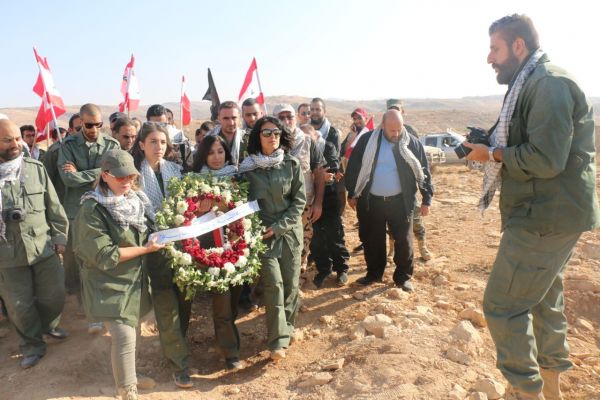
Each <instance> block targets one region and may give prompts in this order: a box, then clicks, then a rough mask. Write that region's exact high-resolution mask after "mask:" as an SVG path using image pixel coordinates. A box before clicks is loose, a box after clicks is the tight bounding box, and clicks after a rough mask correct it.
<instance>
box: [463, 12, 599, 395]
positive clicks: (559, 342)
mask: <svg viewBox="0 0 600 400" xmlns="http://www.w3.org/2000/svg"><path fill="white" fill-rule="evenodd" d="M489 34H490V53H489V55H488V59H487V61H488V63H489V64H492V67H493V68H494V70H495V71H496V75H497V76H496V79H497V81H498V83H500V84H502V85H506V84H507V85H509V86H508V93H507V94H506V96H505V99H504V104H503V106H502V110H501V112H500V116H499V118H498V121H497V123H496V125H495V126H494V127H493V128H492V130H491V135H490V138H489V141H490V144H491V145H490V146H487V145H485V144H481V143H477V144H473V143H468V142H465V146H466V147H467V148H468V149H470V152H469V154H468V155H467V159H468V160H472V161H479V162H484V163H485V166H484V175H485V176H484V185H483V189H484V190H483V196H482V198H481V200H480V204H479V205H480V209H481V210H485V209H486V208H487V207H488V206H489V204H490V203H491V201H492V198H493V196H494V193H495V191H496V189H498V188H500V215H501V218H502V229H503V231H504V234H503V236H502V239H501V241H500V246H499V248H498V254H497V256H496V260H495V262H494V265H493V268H492V272H491V273H490V277H489V280H488V284H487V287H486V289H485V294H484V299H483V309H484V313H485V316H486V319H487V322H488V326H489V329H490V333H491V335H492V338H493V340H494V342H495V344H496V349H497V365H498V368H499V369H500V370H501V372H502V373H503V375H504V376H505V377H506V379H507V380H508V381H509V383H510V384H511V386H512V392H513V395H514V398H517V399H544V398H545V399H562V395H561V393H560V386H559V375H560V373H561V372H563V371H566V370H568V369H569V368H571V367H572V364H571V362H570V361H569V351H568V346H567V340H566V339H567V320H566V318H565V314H564V295H563V283H562V280H563V274H564V270H565V266H566V264H567V263H568V261H569V259H570V257H571V254H572V251H573V248H574V246H575V244H576V243H577V240H578V239H579V237H580V235H581V233H582V232H584V231H588V230H591V229H594V228H596V227H598V226H600V212H599V209H598V199H597V195H596V167H595V149H594V117H593V110H592V106H591V103H590V102H589V100H588V99H587V98H586V96H585V94H584V93H583V92H582V90H581V89H580V87H579V86H578V84H577V83H576V81H575V80H574V79H573V77H572V76H571V75H570V74H568V73H567V72H566V71H564V70H563V69H560V68H558V67H556V66H555V65H553V64H551V63H550V62H549V59H548V56H547V55H546V54H545V53H544V52H543V51H542V50H541V49H540V45H539V39H538V35H537V32H536V30H535V27H534V26H533V23H532V21H531V19H530V18H529V17H527V16H525V15H517V14H514V15H510V16H506V17H504V18H501V19H499V20H498V21H496V22H494V23H493V24H492V25H491V26H490V29H489ZM542 393H543V394H542Z"/></svg>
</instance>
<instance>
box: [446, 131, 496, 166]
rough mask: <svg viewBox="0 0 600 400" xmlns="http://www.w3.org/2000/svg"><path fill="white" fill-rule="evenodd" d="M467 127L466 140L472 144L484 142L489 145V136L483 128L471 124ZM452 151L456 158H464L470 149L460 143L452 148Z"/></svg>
mask: <svg viewBox="0 0 600 400" xmlns="http://www.w3.org/2000/svg"><path fill="white" fill-rule="evenodd" d="M467 129H468V130H469V134H468V135H467V142H469V143H473V144H485V145H486V146H489V145H490V136H489V134H488V132H487V131H486V130H485V129H483V128H477V127H473V126H467ZM454 152H455V153H456V155H457V156H458V158H465V157H466V156H467V155H468V154H469V153H470V152H471V149H470V148H468V147H467V146H465V145H464V144H462V143H461V144H460V145H458V146H456V147H455V148H454Z"/></svg>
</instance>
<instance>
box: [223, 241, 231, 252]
mask: <svg viewBox="0 0 600 400" xmlns="http://www.w3.org/2000/svg"><path fill="white" fill-rule="evenodd" d="M230 249H231V243H229V242H225V243H224V244H223V250H230Z"/></svg>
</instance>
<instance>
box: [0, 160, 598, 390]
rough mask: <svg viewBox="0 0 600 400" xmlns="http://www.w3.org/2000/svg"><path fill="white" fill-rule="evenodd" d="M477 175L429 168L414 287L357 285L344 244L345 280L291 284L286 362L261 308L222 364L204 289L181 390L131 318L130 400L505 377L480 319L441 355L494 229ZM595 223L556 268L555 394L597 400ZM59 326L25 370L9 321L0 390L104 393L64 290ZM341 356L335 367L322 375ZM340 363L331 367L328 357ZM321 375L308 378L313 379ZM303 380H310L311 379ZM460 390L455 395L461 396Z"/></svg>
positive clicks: (97, 341)
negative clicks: (559, 377)
mask: <svg viewBox="0 0 600 400" xmlns="http://www.w3.org/2000/svg"><path fill="white" fill-rule="evenodd" d="M480 179H481V176H480V174H479V173H477V172H470V171H468V170H467V169H466V168H465V167H464V166H443V167H440V168H437V169H436V171H435V173H434V182H435V185H436V188H437V193H436V196H435V201H434V203H433V206H432V210H431V211H432V212H431V215H430V216H428V217H427V218H426V225H427V229H428V239H429V246H430V249H431V250H432V251H433V252H434V253H435V257H434V259H432V260H431V261H429V262H423V261H422V260H417V262H416V266H415V279H414V280H415V291H414V292H413V293H412V294H410V295H405V294H403V292H397V291H395V290H394V289H392V288H393V284H392V281H391V276H390V275H391V272H392V268H390V267H389V266H388V269H387V272H386V280H385V282H384V283H383V284H375V285H373V286H370V287H367V288H362V287H359V286H357V285H356V284H355V283H353V282H354V281H355V280H356V279H357V278H359V277H361V276H362V275H363V274H364V272H365V264H364V259H363V255H362V253H352V257H351V260H350V284H349V285H348V286H345V287H338V286H336V285H335V282H334V280H333V279H331V280H329V281H326V284H325V286H324V288H322V289H320V290H316V289H315V288H314V286H313V284H312V283H311V280H312V276H313V274H314V270H309V271H308V272H307V273H306V278H307V279H306V281H305V282H304V283H303V285H302V297H303V304H304V306H303V308H302V312H301V313H300V314H299V316H298V321H297V327H298V332H299V334H300V336H301V338H300V339H299V340H298V341H297V342H296V343H295V344H294V345H293V346H291V348H290V350H289V351H288V356H287V358H286V359H284V360H282V361H281V362H279V363H278V364H273V363H270V362H269V361H268V352H267V351H266V348H265V336H266V329H265V321H264V311H263V309H260V310H258V311H255V312H253V313H251V314H248V315H245V316H243V317H241V318H240V319H239V320H238V327H239V329H240V332H241V338H242V339H241V340H242V351H241V356H242V359H243V361H244V363H245V365H246V367H245V369H243V370H241V371H238V372H227V371H225V370H224V369H223V367H224V362H223V360H221V359H220V357H219V355H218V352H217V351H216V350H215V347H214V333H213V325H212V320H211V308H210V298H209V297H208V296H206V295H201V296H198V297H197V298H196V301H195V303H194V309H193V317H192V322H191V327H190V331H189V333H188V341H189V344H190V346H191V349H192V361H191V365H192V367H193V368H195V371H194V372H195V375H194V377H193V378H194V379H193V381H194V385H195V386H194V388H193V389H191V390H180V389H178V388H176V387H175V386H174V384H173V382H172V379H171V370H170V367H169V365H168V363H167V362H166V361H165V360H164V358H163V356H162V354H161V349H160V345H159V342H158V335H157V331H156V329H155V326H154V324H153V323H152V321H151V320H150V321H147V322H145V323H144V324H143V327H142V336H141V340H140V341H139V345H138V349H139V354H138V357H137V369H138V373H139V374H142V375H145V376H149V377H152V378H153V379H154V380H155V381H156V383H157V385H156V387H154V388H153V389H150V390H141V391H140V393H141V396H140V397H141V399H146V400H150V399H173V400H174V399H225V398H227V399H337V398H342V399H346V398H347V399H447V398H449V397H448V396H449V393H450V391H451V390H452V389H453V387H454V385H455V384H458V385H460V386H461V387H462V388H464V389H465V390H466V391H467V392H469V391H472V390H473V387H474V385H475V383H476V382H477V381H479V380H480V379H482V378H491V379H494V380H495V381H497V382H500V383H502V384H505V383H506V382H505V381H504V379H503V378H502V376H501V375H500V373H499V372H498V371H497V369H496V368H495V364H494V363H495V350H494V346H493V343H492V341H491V338H490V335H489V332H488V331H487V328H481V327H480V328H477V332H478V334H479V335H480V336H481V338H482V342H481V343H480V344H478V345H477V347H476V349H475V350H474V351H472V352H471V353H470V354H468V357H469V360H468V362H467V364H468V365H464V364H461V363H458V362H455V361H451V360H450V358H451V357H449V355H448V353H447V350H448V349H449V347H451V345H452V343H451V339H450V337H449V332H450V331H451V330H452V329H453V328H454V327H455V326H456V325H457V324H458V323H459V322H460V320H461V318H459V316H458V315H459V313H460V312H461V311H462V310H464V309H467V308H475V309H481V300H482V297H483V290H484V287H485V284H486V279H487V276H488V273H489V271H490V268H491V265H492V262H493V260H494V255H495V253H496V251H497V248H498V243H499V239H500V236H501V233H500V230H499V213H498V208H497V206H492V208H491V209H490V210H489V211H488V212H487V213H486V214H485V217H484V218H482V217H481V216H480V214H479V213H478V212H477V211H476V209H475V204H476V201H477V196H478V193H479V186H480ZM355 222H356V218H355V216H354V213H353V212H352V210H350V209H347V210H346V212H345V215H344V224H345V227H346V240H347V245H348V248H349V249H352V248H354V247H355V246H356V245H357V229H356V227H355ZM599 239H600V232H599V231H596V232H588V233H585V234H584V235H583V236H582V238H581V240H580V241H579V243H578V245H577V248H576V252H575V254H574V256H573V258H572V260H571V262H570V264H569V267H568V269H567V272H566V279H565V288H566V301H567V313H568V320H569V323H570V328H569V344H570V346H571V352H572V360H573V362H574V363H575V367H574V369H573V370H571V371H569V372H568V373H566V374H565V378H564V380H563V390H564V391H565V395H566V397H565V398H566V399H586V400H587V399H600V334H598V328H599V326H600V306H599V304H600V240H599ZM373 314H385V315H387V316H389V317H390V318H391V319H392V320H393V322H394V324H395V325H397V326H398V328H397V329H396V330H394V331H386V332H388V333H389V332H392V333H394V334H389V335H388V333H386V334H385V335H384V337H382V338H377V337H375V336H372V335H370V336H366V337H362V335H358V338H355V339H353V338H352V337H353V334H354V333H353V332H354V331H355V329H356V327H357V325H359V324H360V322H361V321H363V320H364V319H365V317H367V316H369V315H373ZM61 326H62V327H64V328H65V329H67V330H68V331H69V332H70V334H71V336H70V337H69V338H68V339H67V340H66V341H64V342H56V341H52V342H50V343H49V346H48V353H47V355H46V356H45V357H44V358H43V359H42V361H41V362H40V363H39V364H38V365H37V366H36V367H34V368H32V369H29V370H21V369H20V367H19V361H20V354H19V349H18V340H17V337H16V334H15V333H14V331H13V329H12V328H8V329H6V324H5V325H4V328H5V329H3V335H4V337H1V338H0V399H2V400H5V399H6V400H8V399H11V400H35V399H82V398H89V399H112V398H113V395H114V387H113V379H112V375H111V369H110V357H109V343H110V338H109V337H108V335H107V334H105V335H103V336H98V337H90V336H89V335H88V334H87V331H86V327H87V326H86V322H85V319H84V318H83V316H82V315H81V313H80V311H79V310H78V306H77V302H76V300H75V299H74V298H72V297H70V298H68V299H67V306H66V308H65V311H64V314H63V319H62V324H61ZM340 359H343V366H342V367H341V368H338V369H336V370H334V371H331V372H322V370H323V368H324V367H325V366H326V364H329V363H331V362H332V361H339V360H340ZM338 367H339V365H338ZM316 377H319V378H322V379H324V381H322V382H319V384H315V385H313V384H311V379H312V378H316ZM313 383H314V382H313ZM465 397H466V395H465Z"/></svg>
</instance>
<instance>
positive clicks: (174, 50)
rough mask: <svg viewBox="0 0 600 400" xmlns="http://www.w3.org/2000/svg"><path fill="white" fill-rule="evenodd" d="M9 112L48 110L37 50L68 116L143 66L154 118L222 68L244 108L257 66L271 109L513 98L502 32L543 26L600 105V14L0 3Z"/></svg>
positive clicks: (221, 84)
mask: <svg viewBox="0 0 600 400" xmlns="http://www.w3.org/2000/svg"><path fill="white" fill-rule="evenodd" d="M0 5H1V9H2V24H0V51H2V53H3V55H2V58H1V59H2V61H1V62H0V107H25V106H28V107H29V106H31V107H37V106H39V103H40V100H39V98H38V97H37V96H36V95H35V94H34V93H33V91H32V90H31V88H32V87H33V84H34V83H35V80H36V77H37V73H38V70H37V64H36V63H35V58H34V56H33V51H32V47H33V46H36V47H37V49H38V51H39V53H40V54H41V55H42V56H44V57H47V59H48V62H49V64H50V67H51V69H52V72H53V75H54V80H55V83H56V86H57V88H58V90H59V91H60V93H61V94H62V97H63V99H64V102H65V104H68V105H76V104H83V103H86V102H93V103H97V104H102V105H111V104H114V105H115V107H116V105H117V104H118V103H119V102H120V101H121V100H122V99H121V94H120V92H119V88H120V81H121V77H122V74H123V69H124V68H125V64H127V62H128V61H129V58H130V55H131V53H133V54H135V57H136V68H135V70H136V74H137V77H138V80H139V84H140V91H141V97H142V99H141V102H142V104H152V103H165V102H176V101H179V96H180V82H181V75H182V74H184V75H185V76H186V81H187V93H188V96H189V97H190V98H191V100H192V101H198V100H201V98H202V96H203V95H204V93H205V91H206V89H207V87H208V84H207V68H209V67H210V68H211V71H212V74H213V77H214V80H215V85H216V87H217V91H218V92H219V96H220V98H221V101H224V100H237V96H238V93H239V91H240V88H241V86H242V82H243V79H244V76H245V73H246V71H247V69H248V67H249V65H250V62H251V61H252V57H256V60H257V63H258V71H259V74H260V79H261V83H262V89H263V92H264V94H265V95H266V96H278V95H290V96H296V95H297V96H306V97H315V96H318V97H323V98H337V99H348V100H372V99H383V98H390V97H394V98H460V97H465V96H486V95H498V94H503V93H504V91H505V90H506V86H500V85H498V84H497V82H496V80H495V73H494V71H493V70H492V68H491V67H490V66H489V65H488V64H487V63H486V57H487V53H488V49H489V36H488V28H489V25H490V24H491V23H492V22H493V21H494V20H496V19H498V18H500V17H502V16H504V15H507V14H512V13H515V12H516V13H525V14H527V15H529V16H530V17H531V18H532V19H533V21H534V23H535V25H536V27H537V29H538V32H539V35H540V42H541V45H542V48H543V49H544V50H545V51H546V52H547V53H548V55H549V57H550V59H551V60H552V61H553V62H555V63H556V64H558V65H560V66H561V67H563V68H565V69H567V70H569V71H570V72H572V73H573V74H574V76H575V77H576V78H577V80H578V81H579V83H580V84H581V86H582V87H583V89H584V91H585V92H586V94H587V95H588V96H600V49H599V48H598V45H599V44H600V40H599V39H600V31H599V28H598V26H600V24H598V15H600V13H599V12H598V11H599V10H600V2H597V1H581V0H570V1H564V0H562V1H556V0H546V1H537V0H529V1H527V0H518V1H514V0H503V1H495V2H491V1H483V0H481V1H468V0H448V1H443V0H419V1H414V0H413V1H406V0H389V1H388V0H370V1H364V0H361V1H355V0H330V1H326V0H321V1H318V0H304V1H284V0H279V1H276V0H254V1H248V0H246V1H231V0H218V1H210V2H209V1H192V0H190V1H183V0H171V1H164V0H163V1H155V0H148V1H137V0H131V1H124V0H120V1H113V0H106V1H95V2H91V1H81V0H80V1H62V0H54V1H31V0H19V1H11V0H0Z"/></svg>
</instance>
